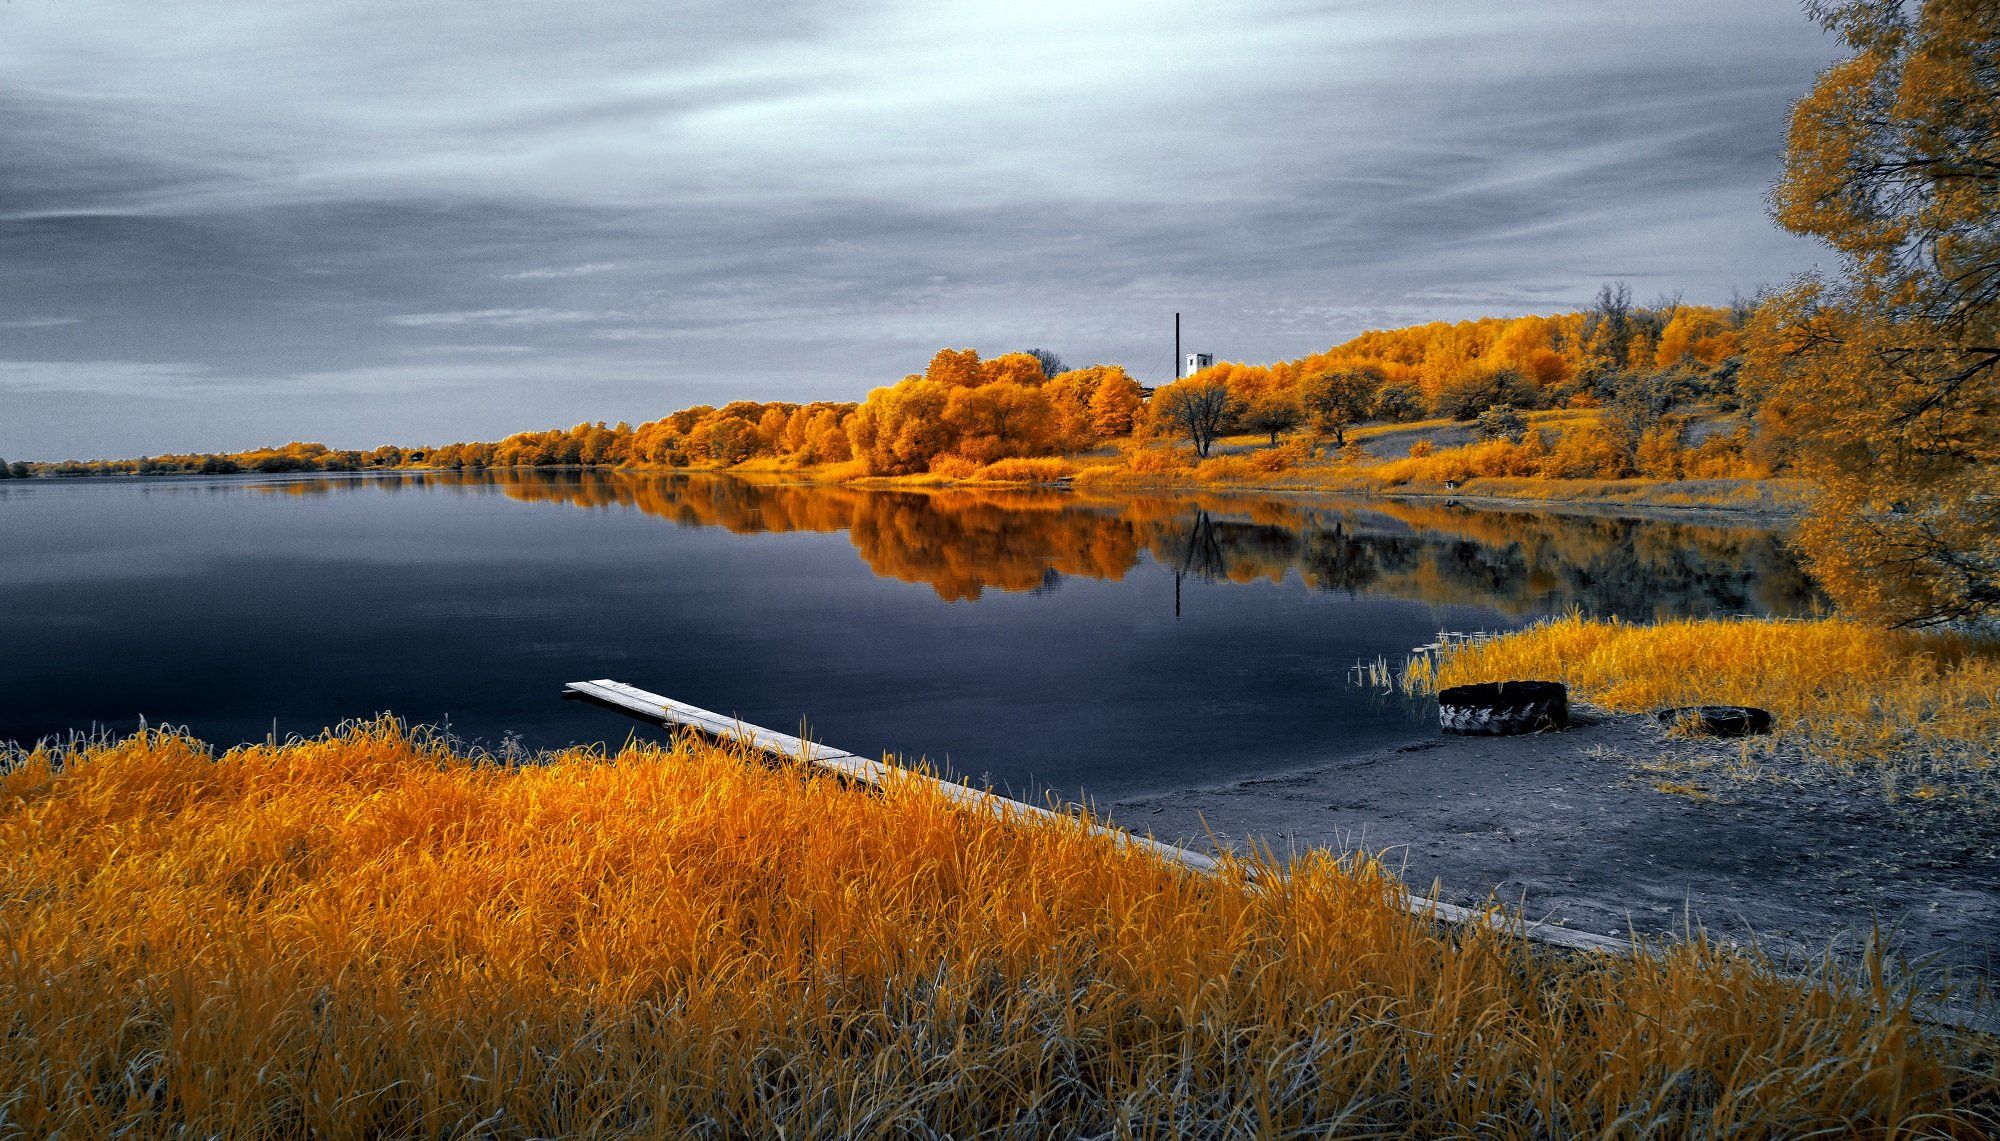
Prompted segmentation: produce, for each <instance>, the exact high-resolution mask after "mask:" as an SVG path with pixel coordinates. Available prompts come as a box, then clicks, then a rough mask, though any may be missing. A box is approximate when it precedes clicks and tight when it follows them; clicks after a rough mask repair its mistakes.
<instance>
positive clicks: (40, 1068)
mask: <svg viewBox="0 0 2000 1141" xmlns="http://www.w3.org/2000/svg"><path fill="white" fill-rule="evenodd" d="M10 769H11V771H9V772H7V773H6V775H5V776H4V778H0V1025H4V1026H5V1027H6V1034H7V1048H6V1050H5V1051H4V1052H0V1134H4V1135H6V1136H33V1137H47V1136H54V1135H62V1136H66V1137H79V1138H80V1137H110V1136H121V1137H165V1136H176V1137H179V1136H203V1137H258V1136H308V1135H310V1136H324V1137H454V1136H496V1137H557V1136H586V1135H589V1136H661V1137H664V1136H675V1137H678V1136H689V1135H692V1136H786V1137H832V1136H941V1135H947V1134H949V1135H974V1134H977V1135H981V1136H1017V1137H1028V1136H1036V1137H1039V1136H1051V1135H1055V1136H1073V1135H1095V1136H1132V1137H1158V1136H1223V1135H1230V1136H1239V1135H1265V1136H1277V1135H1293V1134H1301V1133H1312V1134H1321V1133H1328V1132H1337V1133H1363V1134H1368V1133H1373V1134H1419V1135H1439V1134H1451V1135H1460V1136H1465V1135H1475V1134H1476V1135H1481V1136H1550V1135H1582V1134H1589V1135H1598V1134H1608V1135H1618V1136H1646V1135H1658V1136H1687V1135H1705V1136H1720V1135H1725V1134H1728V1135H1737V1134H1749V1135H1760V1136H1769V1135H1790V1136H1796V1135H1802V1134H1805V1133H1807V1132H1809V1131H1812V1130H1820V1131H1823V1132H1824V1133H1827V1134H1846V1133H1874V1134H1885V1135H1886V1134H1895V1135H1899V1136H1901V1135H1908V1134H1910V1133H1912V1132H1916V1131H1929V1132H1935V1133H1940V1134H1957V1135H1961V1136H1975V1135H1979V1134H1981V1133H1983V1132H1984V1131H1986V1130H1987V1129H1990V1128H1992V1127H1993V1126H1994V1125H1995V1123H1996V1118H1995V1116H1994V1113H1995V1101H1994V1098H1995V1090H1996V1083H1995V1075H1994V1072H1993V1069H1992V1065H1991V1063H1990V1061H1987V1060H1982V1058H1981V1057H1980V1056H1978V1055H1976V1054H1974V1053H1972V1052H1970V1050H1969V1048H1968V1046H1967V1045H1966V1044H1965V1043H1964V1042H1962V1041H1959V1040H1954V1039H1950V1038H1945V1037H1939V1036H1934V1035H1933V1034H1931V1033H1930V1032H1927V1031H1924V1030H1921V1029H1920V1028H1919V1027H1918V1025H1917V1024H1916V1023H1914V1022H1913V1020H1912V1018H1911V1017H1910V1015H1909V1013H1908V1012H1907V1010H1906V1009H1905V1008H1904V1007H1902V1006H1901V1005H1900V1000H1899V998H1898V995H1897V994H1896V993H1895V992H1893V991H1892V990H1891V989H1890V988H1889V987H1888V985H1887V984H1885V983H1882V982H1880V981H1879V980H1876V981H1872V982H1871V981H1869V980H1862V981H1860V982H1859V983H1858V984H1855V985H1858V987H1859V988H1860V991H1861V992H1863V993H1854V992H1852V991H1847V992H1844V996H1843V994H1842V993H1837V990H1838V988H1835V989H1828V988H1826V987H1813V986H1807V985H1804V984H1800V983H1795V982H1788V981H1785V980H1784V979H1782V978H1780V977H1778V976H1776V975H1775V974H1774V973H1773V972H1772V971H1771V970H1770V969H1768V968H1766V967H1765V966H1763V965H1761V964H1759V963H1758V962H1757V961H1756V960H1754V959H1750V958H1746V957H1742V956H1741V955H1738V954H1734V953H1728V952H1724V951H1721V950H1717V949H1714V948H1712V947H1707V946H1704V945H1701V944H1698V943H1697V944H1694V945H1688V946H1680V947H1675V948H1671V949H1667V950H1665V951H1663V953H1661V954H1659V955H1658V956H1657V957H1649V956H1637V957H1630V958H1626V957H1607V958H1591V959H1576V958H1565V957H1559V956H1557V955H1554V954H1552V953H1550V952H1548V951H1547V950H1545V949H1540V948H1537V947H1535V946H1532V945H1530V944H1528V943H1526V942H1524V941H1522V940H1520V939H1518V938H1515V937H1510V936H1508V935H1505V934H1499V933H1494V932H1489V931H1484V930H1459V929H1441V928H1438V927H1435V926H1432V925H1430V924H1427V923H1425V922H1422V921H1419V920H1417V919H1414V918H1412V917H1410V916H1409V915H1407V914H1406V913H1405V912H1403V911H1402V910H1400V909H1399V908H1398V907H1397V905H1396V903H1395V900H1394V893H1395V890H1396V889H1395V885H1394V883H1393V882H1392V881H1391V880H1390V879H1388V878H1387V877H1386V876H1385V875H1384V873H1383V872H1382V870H1381V869H1380V868H1379V867H1377V866H1376V865H1373V864H1362V865H1359V866H1352V865H1350V866H1341V865H1337V864H1335V863H1334V862H1331V861H1330V860H1329V859H1325V858H1321V859H1309V860H1306V861H1304V862H1302V863H1301V864H1299V865H1297V866H1295V868H1294V870H1293V874H1292V875H1291V877H1290V878H1289V880H1287V881H1284V882H1283V883H1282V884H1281V885H1280V886H1275V887H1271V888H1267V889H1259V888H1255V887H1252V886H1251V885H1250V884H1249V883H1248V882H1247V881H1246V878H1245V876H1244V874H1242V870H1241V869H1237V870H1236V871H1233V872H1232V873H1231V874H1229V875H1226V876H1224V877H1222V878H1219V879H1209V878H1204V877H1201V876H1199V875H1196V874H1194V873H1191V872H1187V871H1185V870H1182V869H1179V868H1177V867H1175V866H1170V865H1168V864H1165V863H1163V862H1160V861H1159V860H1157V859H1155V858H1152V857H1148V856H1146V855H1145V854H1143V853H1140V852H1136V851H1134V850H1132V849H1130V848H1129V847H1124V846H1119V845H1115V844H1112V843H1109V842H1106V841H1105V840H1103V839H1100V838H1093V837H1092V836H1090V835H1089V834H1088V833H1087V832H1086V831H1085V830H1084V829H1083V828H1082V827H1081V826H1080V825H1075V824H1070V825H1062V826H1044V827H1028V826H1022V825H1014V824H1006V823H1001V822H997V821H993V820H989V819H986V818H983V817H978V816H973V815H969V814H967V813H966V812H964V811H963V810H960V809H956V808H954V807H952V806H951V805H950V804H949V803H948V802H947V801H945V800H944V799H943V798H941V797H939V796H937V795H936V794H935V793H933V792H930V791H927V790H926V789H925V788H924V787H921V786H916V785H910V786H903V787H897V788H894V789H892V790H890V791H889V792H888V793H886V794H884V795H879V796H877V795H870V794H866V793H863V792H860V791H857V790H854V789H851V788H847V787H843V786H841V785H839V784H837V783H835V782H833V781H832V780H830V779H826V778H811V777H806V776H802V775H799V774H797V773H795V772H789V771H777V770H772V769H769V768H766V767H763V766H761V765H759V764H757V763H754V762H750V761H746V760H744V759H741V758H740V757H738V756H735V755H733V754H731V753H730V752H728V751H727V750H723V749H719V748H715V747H711V746H703V745H696V744H692V743H682V744H679V745H677V746H675V747H673V748H671V749H661V748H654V747H643V746H641V747H632V748H628V749H626V750H625V751H623V752H621V753H619V754H618V755H616V756H613V757H605V756H603V755H600V754H598V753H595V752H589V751H573V752H568V753H564V754H561V755H559V756H555V757H553V758H550V759H549V760H548V761H547V763H545V764H537V765H531V766H526V767H519V768H514V767H505V766H501V765H496V764H492V763H477V762H475V761H472V760H468V759H466V758H463V757H460V756H456V755H454V754H453V753H451V752H450V750H449V749H448V748H447V747H445V746H444V745H441V744H439V743H437V742H435V741H433V740H430V739H428V738H426V737H424V736H422V735H412V734H409V733H407V732H405V731H404V730H403V729H402V728H401V727H399V726H398V725H396V724H394V723H393V722H389V721H382V722H378V723H373V724H368V725H363V726H359V727H352V728H350V729H348V730H347V731H346V732H344V733H343V734H340V735H337V736H331V737H328V738H326V739H321V740H315V741H306V742H295V743H292V744H288V745H284V746H278V747H249V748H241V749H236V750H232V751H230V752H228V753H226V754H223V755H221V756H219V757H218V756H215V755H213V754H212V753H211V752H210V751H209V750H207V749H206V748H205V747H203V746H202V745H201V744H199V743H198V742H196V741H193V740H190V739H188V738H186V737H182V736H175V735H171V734H165V733H158V732H155V733H149V734H146V735H145V736H143V737H139V738H134V739H131V740H126V741H122V742H118V743H111V744H97V745H92V746H89V747H84V748H80V749H78V750H75V751H71V752H56V751H48V750H44V751H41V752H37V753H34V754H32V755H27V756H17V757H15V758H13V760H12V763H11V765H10ZM1871 1004H1876V1005H1879V1006H1880V1007H1882V1008H1883V1010H1884V1011H1886V1012H1884V1013H1873V1012H1871Z"/></svg>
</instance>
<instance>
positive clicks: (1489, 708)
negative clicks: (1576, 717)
mask: <svg viewBox="0 0 2000 1141" xmlns="http://www.w3.org/2000/svg"><path fill="white" fill-rule="evenodd" d="M1438 724H1439V725H1440V726H1442V727H1443V729H1444V731H1445V732H1447V733H1456V734H1458V735H1460V736H1465V737H1511V736H1514V735H1516V734H1520V733H1534V732H1538V731H1540V730H1543V729H1567V728H1569V688H1568V687H1567V686H1565V685H1563V683H1561V682H1559V681H1485V682H1480V683H1479V684H1477V685H1455V686H1452V687H1451V688H1450V689H1446V690H1443V691H1442V692H1440V693H1439V694H1438Z"/></svg>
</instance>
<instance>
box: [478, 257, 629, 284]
mask: <svg viewBox="0 0 2000 1141" xmlns="http://www.w3.org/2000/svg"><path fill="white" fill-rule="evenodd" d="M617 268H618V263H616V262H608V261H593V262H585V263H584V264H582V265H571V266H550V267H545V268H542V269H524V270H521V271H520V272H518V273H503V274H501V275H500V276H501V277H502V278H503V279H505V280H507V281H556V280H559V279H562V278H566V277H589V276H590V275H591V274H594V273H604V272H606V271H608V270H614V269H617Z"/></svg>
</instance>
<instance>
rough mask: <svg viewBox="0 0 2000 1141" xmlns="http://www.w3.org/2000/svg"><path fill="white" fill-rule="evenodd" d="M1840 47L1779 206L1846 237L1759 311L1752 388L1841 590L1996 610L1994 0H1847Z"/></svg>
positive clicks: (1999, 259)
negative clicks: (1800, 482) (1810, 485)
mask: <svg viewBox="0 0 2000 1141" xmlns="http://www.w3.org/2000/svg"><path fill="white" fill-rule="evenodd" d="M1811 11H1812V13H1813V15H1814V16H1815V17H1816V18H1817V19H1818V20H1819V21H1820V23H1821V24H1823V25H1824V26H1825V27H1827V28H1828V29H1830V30H1832V31H1834V32H1836V33H1838V34H1839V35H1840V36H1841V37H1842V38H1843V39H1844V40H1845V41H1846V43H1847V45H1848V47H1849V48H1850V49H1851V50H1852V53H1853V54H1852V55H1850V56H1849V57H1848V58H1846V59H1843V60H1841V61H1840V62H1838V63H1836V64H1834V65H1833V66H1832V67H1830V68H1828V69H1827V70H1826V71H1825V72H1823V73H1822V74H1821V75H1820V77H1819V79H1818V81H1817V83H1816V84H1815V85H1814V87H1813V88H1812V90H1811V91H1810V92H1809V93H1808V94H1807V95H1806V97H1805V98H1804V99H1802V100H1801V101H1800V102H1799V104H1798V106H1797V107H1796V108H1795V109H1794V111H1793V117H1792V124H1791V131H1790V136H1789V140H1788V147H1787V152H1786V161H1785V170H1784V174H1783V176H1782V178H1781V179H1780V181H1779V182H1778V184H1777V186H1776V187H1775V188H1774V190H1773V193H1772V204H1773V207H1774V212H1775V214H1776V217H1777V219H1778V221H1779V222H1780V224H1782V225H1783V226H1785V227H1786V228H1787V229H1789V230H1792V231H1794V232H1796V233H1800V234H1806V235H1811V236H1813V237H1817V238H1819V239H1821V240H1823V241H1825V242H1826V243H1827V244H1828V245H1830V246H1832V247H1833V249H1834V250H1835V251H1837V252H1838V254H1839V255H1840V258H1841V262H1842V265H1841V272H1840V274H1839V275H1838V276H1837V277H1834V278H1822V277H1808V278H1805V279H1802V280H1801V281H1800V282H1798V283H1797V284H1796V285H1795V286H1794V287H1793V288H1791V289H1790V290H1788V291H1786V292H1785V293H1783V294H1782V295H1780V296H1778V297H1777V298H1775V299H1773V300H1772V301H1771V302H1770V303H1767V304H1766V305H1765V306H1763V308H1762V309H1761V310H1760V311H1759V313H1758V315H1757V317H1756V318H1755V319H1753V321H1752V324H1751V334H1750V342H1751V346H1750V354H1749V361H1748V364H1747V366H1746V369H1745V376H1744V382H1745V384H1746V386H1748V387H1752V388H1755V389H1757V390H1759V393H1758V394H1759V396H1760V397H1761V398H1762V400H1763V404H1764V408H1763V410H1762V412H1761V413H1760V415H1763V416H1765V417H1766V418H1767V419H1768V420H1771V421H1774V422H1781V423H1783V424H1784V425H1785V427H1786V431H1787V433H1788V435H1789V436H1790V438H1791V439H1792V441H1793V448H1794V453H1795V454H1794V459H1795V461H1796V462H1797V463H1798V465H1799V467H1800V469H1801V470H1802V471H1804V472H1805V473H1806V474H1808V475H1809V476H1810V477H1812V478H1813V479H1815V480H1816V481H1817V482H1818V483H1819V484H1820V486H1821V488H1822V494H1821V495H1820V496H1819V497H1818V498H1817V500H1816V501H1815V504H1814V507H1813V510H1812V512H1811V514H1810V515H1809V517H1808V518H1807V520H1806V521H1805V523H1804V524H1803V526H1802V527H1801V530H1800V536H1799V537H1800V541H1801V543H1802V544H1803V546H1804V547H1805V549H1806V551H1807V553H1808V556H1809V558H1810V560H1811V563H1812V566H1813V569H1814V571H1815V574H1816V575H1817V576H1818V577H1819V578H1820V580H1821V582H1822V583H1823V584H1824V585H1825V587H1826V589H1827V590H1828V591H1829V592H1830V593H1831V594H1832V595H1833V596H1834V598H1835V600H1836V601H1837V602H1838V603H1840V605H1841V606H1842V607H1843V608H1845V609H1847V610H1849V611H1850V612H1852V613H1855V614H1858V615H1863V616H1867V617H1870V618H1873V619H1876V620H1880V621H1884V622H1889V623H1894V624H1902V625H1922V624H1932V623H1939V622H1949V621H1954V620H1967V619H1973V618H1978V617H1982V616H1990V615H1992V614H1994V613H1995V612H1996V611H2000V8H1996V6H1995V5H1994V3H1993V2H1992V0H1923V2H1922V3H1890V2H1886V0H1842V2H1832V0H1826V2H1820V3H1815V4H1813V5H1811Z"/></svg>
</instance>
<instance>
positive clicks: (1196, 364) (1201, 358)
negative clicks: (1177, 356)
mask: <svg viewBox="0 0 2000 1141" xmlns="http://www.w3.org/2000/svg"><path fill="white" fill-rule="evenodd" d="M1214 363H1215V354H1214V353H1189V354H1188V355H1187V371H1185V372H1183V373H1181V375H1182V376H1193V375H1194V374H1195V373H1198V372H1200V371H1201V370H1202V369H1205V368H1208V367H1209V366H1210V365H1213V364H1214Z"/></svg>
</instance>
